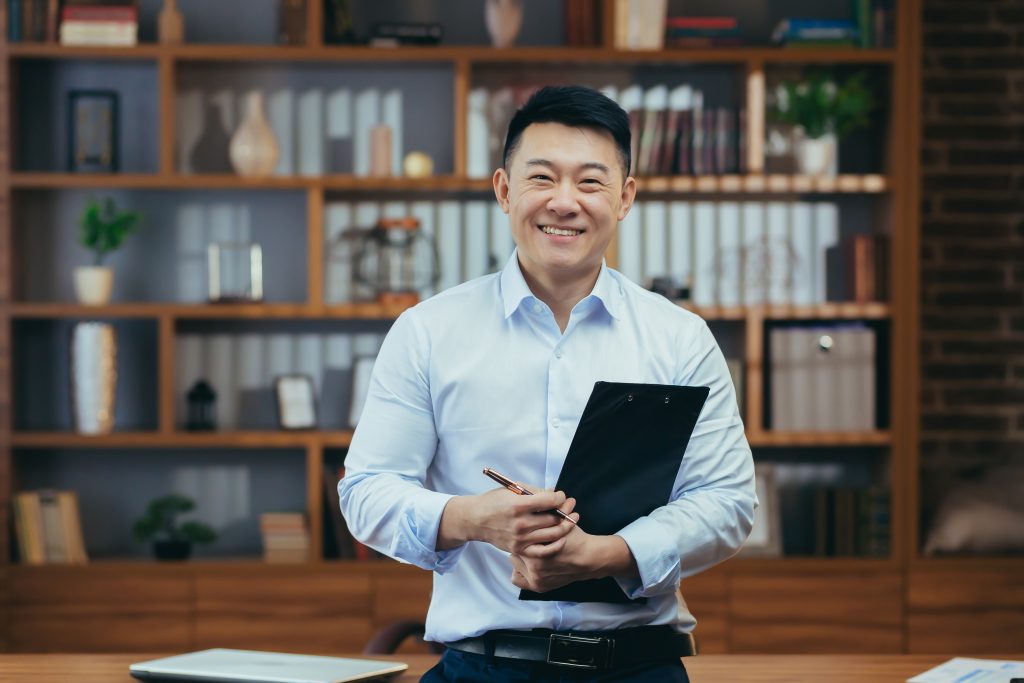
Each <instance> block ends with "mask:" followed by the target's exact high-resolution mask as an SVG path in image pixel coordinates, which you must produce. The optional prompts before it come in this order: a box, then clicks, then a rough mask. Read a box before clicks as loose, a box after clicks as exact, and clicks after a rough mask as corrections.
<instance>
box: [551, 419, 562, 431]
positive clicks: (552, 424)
mask: <svg viewBox="0 0 1024 683" xmlns="http://www.w3.org/2000/svg"><path fill="white" fill-rule="evenodd" d="M559 424H560V423H559V422H558V418H557V417H553V418H551V426H552V427H554V428H555V429H558V425H559Z"/></svg>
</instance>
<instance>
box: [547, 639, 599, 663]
mask: <svg viewBox="0 0 1024 683" xmlns="http://www.w3.org/2000/svg"><path fill="white" fill-rule="evenodd" d="M614 651H615V641H613V640H612V639H611V638H603V637H598V638H591V637H586V636H574V635H565V634H561V633H552V634H551V636H550V637H549V639H548V658H547V663H548V664H555V665H558V666H570V667H574V668H577V669H604V668H607V667H608V666H609V665H610V664H611V662H612V652H614Z"/></svg>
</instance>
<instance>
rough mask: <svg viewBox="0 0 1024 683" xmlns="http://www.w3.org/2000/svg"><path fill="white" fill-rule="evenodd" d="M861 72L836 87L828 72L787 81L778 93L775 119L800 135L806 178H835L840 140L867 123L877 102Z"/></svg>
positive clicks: (798, 155)
mask: <svg viewBox="0 0 1024 683" xmlns="http://www.w3.org/2000/svg"><path fill="white" fill-rule="evenodd" d="M865 78H866V74H865V72H863V71H861V72H859V73H857V74H855V75H853V76H851V77H849V78H848V79H846V81H845V82H843V84H842V85H837V84H836V81H835V79H834V78H833V77H832V76H831V75H830V74H828V73H825V72H814V73H812V74H809V75H808V77H807V78H806V79H804V80H802V81H798V82H785V83H782V84H780V85H779V87H778V89H777V90H776V92H775V108H774V110H773V112H772V113H773V114H774V119H775V120H776V121H780V122H782V123H789V124H793V125H794V126H795V127H796V128H795V133H796V135H797V142H796V148H795V149H796V161H797V170H798V171H799V172H800V173H803V174H807V175H835V174H836V170H837V168H838V165H839V161H838V149H837V139H838V138H841V137H843V136H845V135H846V134H847V133H849V132H850V131H852V130H855V129H857V128H860V127H862V126H866V125H867V124H868V121H869V119H868V113H869V112H870V111H871V110H872V109H874V106H875V102H874V97H873V96H872V94H871V91H870V90H869V89H868V88H867V86H866V85H865V84H864V79H865Z"/></svg>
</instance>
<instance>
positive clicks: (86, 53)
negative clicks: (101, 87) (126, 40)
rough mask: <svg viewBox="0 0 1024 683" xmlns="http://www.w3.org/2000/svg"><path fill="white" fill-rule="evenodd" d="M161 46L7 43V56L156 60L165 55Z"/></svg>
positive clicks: (164, 49)
mask: <svg viewBox="0 0 1024 683" xmlns="http://www.w3.org/2000/svg"><path fill="white" fill-rule="evenodd" d="M165 51H166V48H165V47H163V46H161V45H155V44H145V45H136V46H134V47H85V46H70V45H60V44H58V43H27V42H26V43H8V44H7V54H8V55H9V56H10V57H12V58H26V59H33V58H36V59H154V60H155V59H158V58H159V57H160V56H161V55H162V54H165Z"/></svg>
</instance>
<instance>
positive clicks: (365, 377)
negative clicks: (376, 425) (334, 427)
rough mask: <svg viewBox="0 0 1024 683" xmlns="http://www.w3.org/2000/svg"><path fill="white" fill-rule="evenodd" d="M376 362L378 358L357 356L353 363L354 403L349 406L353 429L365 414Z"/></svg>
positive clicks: (349, 419) (350, 421) (350, 422)
mask: <svg viewBox="0 0 1024 683" xmlns="http://www.w3.org/2000/svg"><path fill="white" fill-rule="evenodd" d="M376 360H377V357H376V356H357V357H356V358H355V360H353V361H352V403H351V405H350V406H349V411H348V422H349V424H350V425H351V426H352V428H353V429H355V427H356V425H357V424H359V416H360V415H362V414H363V406H364V405H365V403H366V397H367V395H368V394H369V393H370V377H371V376H372V375H373V364H374V363H375V362H376Z"/></svg>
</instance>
